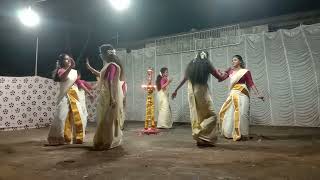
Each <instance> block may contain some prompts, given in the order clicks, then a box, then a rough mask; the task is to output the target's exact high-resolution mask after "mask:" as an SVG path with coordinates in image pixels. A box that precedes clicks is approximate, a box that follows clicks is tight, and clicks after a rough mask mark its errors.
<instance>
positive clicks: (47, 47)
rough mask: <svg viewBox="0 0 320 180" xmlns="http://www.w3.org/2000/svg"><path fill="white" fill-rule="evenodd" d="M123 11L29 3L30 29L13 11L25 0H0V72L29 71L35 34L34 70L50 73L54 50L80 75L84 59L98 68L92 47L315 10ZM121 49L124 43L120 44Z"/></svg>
mask: <svg viewBox="0 0 320 180" xmlns="http://www.w3.org/2000/svg"><path fill="white" fill-rule="evenodd" d="M131 1H132V2H131V6H130V7H129V9H128V10H126V11H123V12H118V11H116V10H113V9H112V7H111V6H110V5H109V2H108V1H107V0H47V1H44V2H40V3H37V4H36V5H35V6H34V7H33V8H34V9H35V10H36V11H37V12H38V13H39V14H40V16H41V24H40V25H39V26H38V27H36V28H34V29H30V28H27V27H24V26H23V25H21V24H20V22H19V21H18V19H17V17H16V12H17V10H18V9H19V8H20V7H23V6H25V5H27V4H26V3H27V2H28V1H21V0H0V22H1V24H0V30H1V34H0V40H1V41H0V48H1V51H0V54H1V60H0V75H1V76H32V75H33V74H34V61H35V44H36V37H37V36H38V37H39V64H38V65H39V66H38V75H40V76H44V77H50V76H51V71H52V70H53V69H54V66H55V61H56V57H57V56H58V54H60V53H63V52H67V53H69V54H71V55H72V56H73V57H74V58H75V59H78V60H79V61H78V69H81V72H82V76H83V77H85V79H89V80H90V79H93V77H91V76H86V74H88V72H87V71H86V70H85V68H84V58H85V57H89V58H90V59H91V60H92V62H93V64H94V65H95V66H96V67H97V68H99V66H101V65H100V64H99V63H100V60H98V57H97V54H98V48H97V47H98V46H99V45H100V44H102V43H112V44H114V43H115V42H116V41H115V39H114V38H115V36H116V34H117V32H118V33H119V36H120V37H119V41H120V42H126V41H135V40H142V39H146V38H151V37H157V36H163V35H169V34H174V33H179V32H187V31H190V30H191V29H192V28H196V29H203V28H210V27H215V26H222V25H228V24H235V23H239V22H245V21H250V20H258V19H263V18H267V17H271V16H278V15H284V14H288V13H296V12H303V11H311V10H316V9H320V2H319V1H318V0H313V1H312V0H131ZM124 48H126V47H124ZM79 57H80V58H79Z"/></svg>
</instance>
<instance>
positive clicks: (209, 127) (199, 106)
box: [172, 51, 220, 146]
mask: <svg viewBox="0 0 320 180" xmlns="http://www.w3.org/2000/svg"><path fill="white" fill-rule="evenodd" d="M208 58H209V54H208V52H206V51H201V52H198V54H197V57H196V58H195V59H194V60H192V61H191V62H190V63H189V64H188V67H187V69H186V73H185V77H184V79H183V80H182V81H181V82H180V84H179V86H178V87H177V89H176V90H175V91H174V93H173V94H172V98H175V97H176V95H177V91H178V90H179V88H180V87H181V86H182V85H183V84H184V83H185V82H186V81H187V80H188V100H189V108H190V119H191V128H192V136H193V139H194V140H196V141H197V145H198V146H213V145H214V143H215V141H216V139H217V128H216V126H217V115H216V113H215V112H214V109H213V102H212V99H211V96H210V92H209V87H208V84H207V82H208V79H209V75H210V74H211V75H213V76H214V77H215V78H217V79H220V76H219V74H218V73H217V71H216V70H215V68H214V67H213V66H212V65H211V63H210V61H209V59H208Z"/></svg>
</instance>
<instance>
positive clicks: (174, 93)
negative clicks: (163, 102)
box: [171, 91, 177, 99]
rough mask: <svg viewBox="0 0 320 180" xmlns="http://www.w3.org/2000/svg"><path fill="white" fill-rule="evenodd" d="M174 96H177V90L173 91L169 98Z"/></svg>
mask: <svg viewBox="0 0 320 180" xmlns="http://www.w3.org/2000/svg"><path fill="white" fill-rule="evenodd" d="M176 96H177V91H174V92H173V93H172V95H171V98H172V99H174V98H176Z"/></svg>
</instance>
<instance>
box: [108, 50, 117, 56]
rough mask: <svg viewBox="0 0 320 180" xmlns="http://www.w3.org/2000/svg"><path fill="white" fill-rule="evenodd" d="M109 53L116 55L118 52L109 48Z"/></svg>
mask: <svg viewBox="0 0 320 180" xmlns="http://www.w3.org/2000/svg"><path fill="white" fill-rule="evenodd" d="M107 53H108V54H109V55H112V54H113V55H115V54H116V50H115V49H110V50H107Z"/></svg>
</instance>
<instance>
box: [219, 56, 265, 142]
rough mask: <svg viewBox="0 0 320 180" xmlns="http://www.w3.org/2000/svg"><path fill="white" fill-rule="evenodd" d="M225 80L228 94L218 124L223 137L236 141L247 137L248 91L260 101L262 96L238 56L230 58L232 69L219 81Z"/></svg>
mask: <svg viewBox="0 0 320 180" xmlns="http://www.w3.org/2000/svg"><path fill="white" fill-rule="evenodd" d="M227 78H229V79H230V85H229V88H230V94H229V97H228V98H227V100H226V101H225V102H224V104H223V105H222V107H221V110H220V113H219V117H220V122H219V124H220V128H221V133H222V135H223V136H224V137H226V138H230V139H233V140H234V141H238V140H240V139H241V138H247V137H248V135H249V107H250V99H249V97H250V96H249V92H250V90H251V89H252V90H254V92H255V94H256V95H257V96H258V98H260V99H262V100H263V96H262V95H260V94H259V92H258V90H257V88H256V86H255V85H254V83H253V80H252V77H251V73H250V71H249V70H248V69H245V65H244V61H243V59H242V57H241V56H240V55H235V56H234V57H233V58H232V68H229V69H228V70H226V71H225V72H224V75H222V78H221V80H220V81H223V80H225V79H227Z"/></svg>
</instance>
